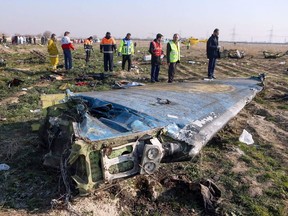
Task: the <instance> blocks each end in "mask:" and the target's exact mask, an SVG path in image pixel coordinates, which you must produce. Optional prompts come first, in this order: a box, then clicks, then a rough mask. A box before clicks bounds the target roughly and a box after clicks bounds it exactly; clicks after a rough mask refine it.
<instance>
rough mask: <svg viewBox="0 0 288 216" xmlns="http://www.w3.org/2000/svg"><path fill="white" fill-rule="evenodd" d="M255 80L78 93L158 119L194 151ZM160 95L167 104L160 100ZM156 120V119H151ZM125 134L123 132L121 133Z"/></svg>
mask: <svg viewBox="0 0 288 216" xmlns="http://www.w3.org/2000/svg"><path fill="white" fill-rule="evenodd" d="M259 83H260V82H259V80H256V79H241V78H235V79H227V80H213V82H205V81H198V82H190V83H175V84H160V85H153V86H144V87H139V88H136V89H125V90H121V91H107V92H101V93H100V92H89V93H81V95H85V96H90V97H94V98H97V99H100V100H107V99H108V100H109V101H113V103H116V104H118V105H120V106H121V105H122V106H123V107H124V106H125V107H129V108H131V109H133V110H137V111H139V112H141V113H146V114H149V116H150V118H151V117H152V118H154V119H157V121H156V122H157V124H155V125H157V126H158V127H164V128H166V130H167V134H168V135H169V134H170V136H172V137H173V138H174V139H177V140H180V141H184V142H186V143H188V144H189V145H191V146H193V149H191V151H190V153H189V154H190V155H191V156H194V155H195V154H197V153H198V152H199V151H200V150H201V148H202V147H203V145H205V144H206V143H207V142H208V141H209V140H210V139H211V138H212V137H213V136H214V135H215V133H217V132H218V131H219V130H220V129H221V128H222V127H223V126H224V125H225V124H226V123H227V122H228V121H229V120H230V119H231V118H233V117H234V116H235V115H236V114H237V113H238V112H239V111H240V110H241V109H242V108H243V107H244V106H245V105H246V103H248V102H249V101H250V100H251V99H252V98H253V97H254V96H255V95H256V93H257V92H259V91H260V90H261V89H262V87H261V86H259V85H258V84H259ZM159 98H160V99H162V100H166V101H169V103H159ZM154 122H155V121H154ZM121 135H124V134H121Z"/></svg>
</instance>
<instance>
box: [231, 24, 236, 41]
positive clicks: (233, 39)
mask: <svg viewBox="0 0 288 216" xmlns="http://www.w3.org/2000/svg"><path fill="white" fill-rule="evenodd" d="M231 35H232V38H231V41H233V42H235V37H236V29H235V26H234V28H233V29H232V34H231Z"/></svg>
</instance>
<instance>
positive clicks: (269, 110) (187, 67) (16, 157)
mask: <svg viewBox="0 0 288 216" xmlns="http://www.w3.org/2000/svg"><path fill="white" fill-rule="evenodd" d="M98 46H99V45H98V44H96V45H95V48H94V50H95V52H94V53H93V55H92V59H91V63H90V64H89V65H85V63H84V58H85V57H84V51H83V49H82V45H77V46H76V47H77V48H78V49H77V50H76V51H75V52H74V53H73V56H74V62H75V64H74V69H73V70H72V71H71V72H69V74H67V73H66V74H65V76H64V78H63V77H62V78H59V77H58V76H57V74H52V73H51V72H49V71H48V70H47V67H48V58H47V59H46V60H45V59H44V61H43V58H41V56H39V55H37V53H35V52H32V51H33V50H36V51H37V52H40V53H43V54H45V55H47V53H46V47H42V46H40V45H36V46H32V45H27V46H13V47H12V46H11V47H10V48H9V49H8V48H5V47H2V46H1V45H0V59H5V60H6V62H5V63H6V66H5V67H4V66H2V67H0V98H1V99H0V106H1V109H0V163H6V164H8V165H9V166H10V167H11V168H10V170H8V171H0V191H1V193H0V215H205V214H207V212H205V210H204V207H203V203H201V201H200V200H199V197H198V196H196V195H195V193H194V191H193V189H192V186H193V184H196V183H197V182H199V181H201V180H203V179H211V180H212V181H213V182H214V183H215V184H216V185H217V186H218V187H219V188H220V190H221V192H222V196H221V199H220V200H218V201H219V202H218V203H217V209H216V213H214V215H215V214H218V215H231V216H232V215H255V216H256V215H257V216H258V215H283V216H284V215H288V193H287V192H288V154H287V152H288V150H287V145H288V71H287V68H288V56H287V55H285V56H283V57H281V58H276V59H265V58H264V57H263V54H262V52H263V51H264V50H268V51H272V52H283V53H284V52H286V51H287V49H288V48H287V47H288V46H284V45H277V44H267V45H264V44H240V43H237V44H232V43H222V44H221V46H222V47H224V48H225V49H239V50H241V51H245V53H246V56H245V57H244V58H243V59H230V58H225V59H220V60H219V61H218V62H217V66H216V71H215V74H216V76H217V79H221V78H227V77H250V76H257V75H258V74H259V73H266V75H267V79H266V81H265V88H264V90H263V91H262V92H261V93H260V94H259V95H257V97H256V98H255V99H254V100H253V101H252V102H251V103H250V104H248V105H247V106H246V107H245V108H244V109H243V110H242V111H241V112H240V113H239V114H238V115H237V116H236V117H235V118H234V119H233V120H232V121H230V122H229V123H228V125H227V126H226V127H225V128H223V130H221V131H220V132H219V133H218V134H217V135H216V136H215V137H214V138H213V139H212V140H211V141H210V142H209V143H208V145H207V146H206V147H205V148H204V149H203V151H202V152H201V154H200V155H199V156H198V157H197V158H195V159H194V160H193V161H191V162H184V163H174V164H163V165H162V166H161V168H160V170H159V172H158V173H157V174H155V175H153V176H148V177H145V176H136V177H133V178H130V179H126V180H121V181H118V182H115V183H114V184H113V185H110V186H109V187H107V188H106V189H105V190H102V191H95V193H93V194H91V195H90V196H88V197H79V196H75V197H74V198H73V200H72V201H71V203H70V205H69V206H67V205H65V203H64V202H63V193H64V192H63V185H61V180H60V175H59V172H58V171H57V170H53V169H51V168H47V167H44V166H43V165H42V162H41V161H42V157H43V154H44V150H42V149H41V148H40V147H39V146H40V145H39V144H40V142H41V141H40V139H39V137H38V135H37V133H36V132H32V131H31V125H32V124H33V123H38V122H39V121H41V120H42V119H43V113H42V112H38V111H37V109H39V108H41V105H40V100H39V99H40V95H41V94H44V93H46V94H51V93H62V92H63V90H60V89H59V87H60V86H62V85H63V84H65V83H67V84H68V85H69V88H70V89H71V90H72V91H74V92H81V91H102V90H108V89H110V88H111V86H112V85H113V84H114V83H115V81H120V80H124V79H125V80H128V81H138V82H142V83H145V84H147V85H153V84H150V83H149V70H150V66H149V63H148V64H147V63H145V62H143V61H142V58H143V56H144V55H145V54H147V49H148V42H145V41H139V42H138V47H137V48H136V51H137V52H136V54H135V56H134V61H133V64H134V65H135V66H137V67H136V68H134V69H133V71H132V72H130V73H128V72H125V71H121V69H120V68H121V67H120V64H118V61H121V58H119V57H116V58H115V63H116V67H115V73H113V76H111V77H109V78H107V79H105V80H104V81H94V80H93V81H89V83H88V85H86V84H85V85H82V86H81V85H76V81H75V78H76V77H79V75H80V76H81V75H85V74H87V73H91V72H96V73H97V72H102V57H101V55H100V53H99V52H98ZM181 55H183V57H182V59H181V64H180V66H179V68H178V71H177V73H176V77H175V79H176V80H175V81H176V82H182V81H185V80H199V79H203V78H204V77H205V76H206V71H207V59H206V56H205V44H201V43H200V44H198V45H196V46H192V47H191V48H190V49H189V50H186V47H185V46H183V47H182V53H181ZM62 60H63V57H62V56H61V57H60V61H61V62H62ZM49 75H54V77H53V76H52V78H51V77H50V76H49ZM14 78H17V79H19V80H21V81H24V82H20V85H19V86H12V87H11V88H8V87H7V82H9V81H11V80H13V79H14ZM58 79H59V80H58ZM160 81H161V82H167V65H166V64H163V66H162V68H161V72H160ZM90 83H92V84H93V85H89V84H90ZM154 85H155V84H154ZM31 111H32V112H31ZM33 111H34V112H33ZM243 129H246V130H247V131H248V132H250V133H251V134H252V136H253V138H254V141H255V144H253V145H249V146H248V145H246V144H243V143H240V142H239V141H238V138H239V136H240V134H241V133H242V131H243Z"/></svg>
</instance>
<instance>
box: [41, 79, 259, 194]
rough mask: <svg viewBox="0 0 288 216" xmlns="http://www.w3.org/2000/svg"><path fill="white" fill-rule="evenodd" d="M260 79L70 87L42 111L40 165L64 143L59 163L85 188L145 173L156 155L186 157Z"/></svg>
mask: <svg viewBox="0 0 288 216" xmlns="http://www.w3.org/2000/svg"><path fill="white" fill-rule="evenodd" d="M262 81H263V79H260V78H258V79H256V78H255V79H252V78H251V79H242V78H235V79H227V80H213V81H209V82H207V81H198V82H187V83H173V84H159V85H150V86H142V87H138V88H133V89H123V90H114V91H106V92H88V93H81V94H76V95H74V96H71V97H70V99H68V100H67V102H66V103H64V104H58V105H55V106H53V107H49V108H48V110H47V113H48V114H47V118H46V122H45V128H44V130H42V131H43V133H42V136H43V138H44V140H45V141H46V145H47V148H48V149H49V153H48V154H46V156H45V164H46V165H48V164H49V163H51V165H53V166H56V165H57V161H58V163H59V161H60V158H61V157H62V158H63V157H64V156H63V155H62V153H63V151H64V150H65V152H66V151H67V150H68V152H69V154H67V155H66V157H67V161H68V165H69V167H66V169H69V170H70V171H69V173H70V175H71V177H72V179H73V180H74V182H75V183H76V186H77V187H78V189H79V190H80V192H83V193H85V192H87V191H90V190H92V189H93V188H95V187H97V186H98V185H99V184H100V183H101V182H103V181H104V182H111V181H112V180H114V179H118V178H123V177H129V176H132V175H135V174H139V173H140V174H152V173H154V172H156V171H157V168H158V167H159V165H160V163H161V162H174V161H184V160H190V159H191V158H192V157H194V156H195V155H197V154H198V153H199V151H200V150H201V149H202V148H203V146H204V145H205V144H206V143H207V142H208V141H209V140H210V139H211V138H212V137H213V136H214V135H215V134H216V133H217V132H218V131H219V130H220V129H221V128H222V127H224V126H225V125H226V123H227V122H228V121H229V120H230V119H231V118H233V117H234V116H235V115H237V113H238V112H239V111H240V110H241V109H242V108H243V107H244V106H245V105H246V104H247V103H248V102H250V101H251V100H252V98H253V97H254V96H255V95H256V93H257V92H259V91H261V90H262V87H261V86H260V85H259V84H261V83H262ZM71 95H72V94H71ZM57 158H58V159H57ZM64 158H65V157H64ZM55 161H56V162H55Z"/></svg>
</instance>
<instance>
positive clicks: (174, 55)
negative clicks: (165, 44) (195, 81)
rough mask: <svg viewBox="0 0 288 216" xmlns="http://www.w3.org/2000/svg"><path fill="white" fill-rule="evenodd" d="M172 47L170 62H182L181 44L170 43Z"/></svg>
mask: <svg viewBox="0 0 288 216" xmlns="http://www.w3.org/2000/svg"><path fill="white" fill-rule="evenodd" d="M169 44H170V47H171V52H170V56H169V58H170V62H171V63H175V62H177V61H179V60H180V44H179V42H177V44H175V43H174V41H170V42H169Z"/></svg>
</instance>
